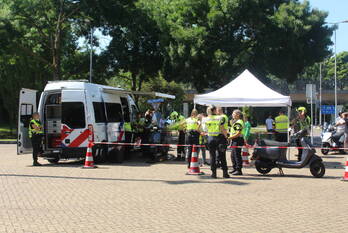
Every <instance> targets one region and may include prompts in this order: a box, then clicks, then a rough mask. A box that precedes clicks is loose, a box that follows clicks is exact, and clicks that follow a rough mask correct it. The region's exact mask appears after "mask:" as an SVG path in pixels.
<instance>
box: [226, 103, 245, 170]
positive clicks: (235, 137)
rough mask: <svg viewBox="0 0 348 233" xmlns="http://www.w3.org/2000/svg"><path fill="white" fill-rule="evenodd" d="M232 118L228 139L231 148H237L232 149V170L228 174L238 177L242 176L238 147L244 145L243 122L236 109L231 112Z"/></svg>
mask: <svg viewBox="0 0 348 233" xmlns="http://www.w3.org/2000/svg"><path fill="white" fill-rule="evenodd" d="M232 117H233V120H232V124H231V130H230V137H229V139H230V140H231V141H232V146H236V147H237V148H232V152H231V161H232V167H233V170H232V171H231V172H230V173H231V174H232V175H235V176H238V175H243V173H242V168H243V160H242V149H241V148H240V147H241V146H243V145H244V137H243V128H244V121H243V120H242V112H241V111H240V110H238V109H236V110H234V111H233V113H232Z"/></svg>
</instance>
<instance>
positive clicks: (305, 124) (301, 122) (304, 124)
mask: <svg viewBox="0 0 348 233" xmlns="http://www.w3.org/2000/svg"><path fill="white" fill-rule="evenodd" d="M297 112H298V115H297V117H296V118H295V119H294V120H293V121H292V124H291V125H292V127H293V128H294V131H295V133H297V132H299V131H302V130H307V132H308V130H309V129H310V127H311V118H310V117H309V116H307V115H306V114H307V110H306V108H305V107H299V108H298V109H297ZM296 144H297V146H298V147H302V145H301V139H300V138H297V139H296ZM301 159H302V149H298V157H297V160H298V161H301Z"/></svg>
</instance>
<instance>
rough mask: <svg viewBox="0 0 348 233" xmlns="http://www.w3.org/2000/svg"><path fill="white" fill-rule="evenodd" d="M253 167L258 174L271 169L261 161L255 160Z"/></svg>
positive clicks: (265, 172)
mask: <svg viewBox="0 0 348 233" xmlns="http://www.w3.org/2000/svg"><path fill="white" fill-rule="evenodd" d="M255 168H256V170H257V171H258V172H259V173H260V174H263V175H265V174H267V173H269V172H270V171H271V170H272V168H270V167H266V166H263V165H262V164H261V163H257V162H256V163H255Z"/></svg>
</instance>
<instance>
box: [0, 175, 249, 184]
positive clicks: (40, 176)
mask: <svg viewBox="0 0 348 233" xmlns="http://www.w3.org/2000/svg"><path fill="white" fill-rule="evenodd" d="M1 176H3V177H30V178H52V179H73V180H94V181H97V180H101V181H121V182H122V181H124V182H129V181H134V182H161V183H165V184H172V185H178V184H232V185H247V184H248V183H246V182H241V181H235V180H228V179H224V180H222V179H220V180H219V179H217V180H212V179H211V182H204V181H200V180H159V179H153V180H151V179H122V178H103V177H78V176H48V175H25V174H0V177H1ZM214 181H217V182H214Z"/></svg>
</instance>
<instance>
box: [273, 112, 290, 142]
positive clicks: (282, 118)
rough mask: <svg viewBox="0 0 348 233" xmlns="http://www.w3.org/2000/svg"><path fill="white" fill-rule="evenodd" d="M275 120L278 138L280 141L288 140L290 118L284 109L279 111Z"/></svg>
mask: <svg viewBox="0 0 348 233" xmlns="http://www.w3.org/2000/svg"><path fill="white" fill-rule="evenodd" d="M274 120H275V131H276V135H275V137H276V140H277V141H279V142H287V140H288V127H289V118H288V117H287V116H286V115H284V112H283V111H279V116H277V117H276V118H275V119H274Z"/></svg>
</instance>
